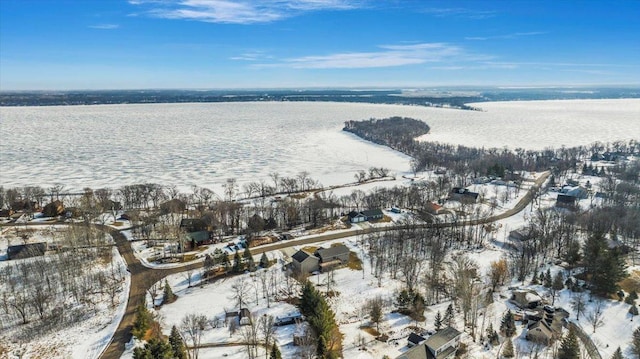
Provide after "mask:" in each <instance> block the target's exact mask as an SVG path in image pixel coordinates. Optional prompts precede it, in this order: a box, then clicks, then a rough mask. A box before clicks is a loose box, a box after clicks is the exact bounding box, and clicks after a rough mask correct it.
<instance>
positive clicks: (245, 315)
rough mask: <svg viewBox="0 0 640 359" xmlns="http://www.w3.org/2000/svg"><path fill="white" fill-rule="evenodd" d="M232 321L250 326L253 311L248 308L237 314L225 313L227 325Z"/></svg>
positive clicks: (241, 309)
mask: <svg viewBox="0 0 640 359" xmlns="http://www.w3.org/2000/svg"><path fill="white" fill-rule="evenodd" d="M231 321H235V322H236V324H238V325H249V324H251V311H249V309H247V308H240V310H239V311H237V312H235V311H233V312H227V311H226V310H225V312H224V322H225V325H229V324H230V322H231Z"/></svg>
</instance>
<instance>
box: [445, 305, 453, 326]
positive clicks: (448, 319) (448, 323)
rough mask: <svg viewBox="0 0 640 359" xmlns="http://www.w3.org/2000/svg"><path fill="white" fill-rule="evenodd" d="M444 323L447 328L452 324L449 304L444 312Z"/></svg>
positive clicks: (451, 312) (451, 310) (451, 306)
mask: <svg viewBox="0 0 640 359" xmlns="http://www.w3.org/2000/svg"><path fill="white" fill-rule="evenodd" d="M444 322H445V323H447V326H451V325H452V324H453V305H452V304H451V303H449V305H448V306H447V310H446V311H445V312H444Z"/></svg>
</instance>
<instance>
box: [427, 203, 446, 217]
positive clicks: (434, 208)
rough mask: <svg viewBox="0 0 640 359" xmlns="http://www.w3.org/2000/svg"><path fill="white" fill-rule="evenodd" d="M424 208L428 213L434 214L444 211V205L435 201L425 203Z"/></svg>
mask: <svg viewBox="0 0 640 359" xmlns="http://www.w3.org/2000/svg"><path fill="white" fill-rule="evenodd" d="M424 208H425V210H426V211H427V213H430V214H432V215H434V216H436V215H438V214H440V213H441V212H442V206H441V205H439V204H436V203H433V202H427V203H425V205H424Z"/></svg>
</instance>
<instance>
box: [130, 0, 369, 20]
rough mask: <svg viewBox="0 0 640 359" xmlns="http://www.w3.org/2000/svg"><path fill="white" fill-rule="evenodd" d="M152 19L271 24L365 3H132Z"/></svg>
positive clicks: (321, 0)
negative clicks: (145, 9) (311, 13)
mask: <svg viewBox="0 0 640 359" xmlns="http://www.w3.org/2000/svg"><path fill="white" fill-rule="evenodd" d="M129 3H130V4H132V5H136V6H145V7H147V13H148V14H149V15H151V16H155V17H160V18H166V19H184V20H194V21H203V22H212V23H225V24H253V23H268V22H274V21H277V20H281V19H284V18H287V17H292V16H296V15H298V14H300V13H303V12H308V11H320V10H348V9H353V8H356V7H359V6H361V4H362V0H360V1H358V0H164V1H162V0H130V1H129Z"/></svg>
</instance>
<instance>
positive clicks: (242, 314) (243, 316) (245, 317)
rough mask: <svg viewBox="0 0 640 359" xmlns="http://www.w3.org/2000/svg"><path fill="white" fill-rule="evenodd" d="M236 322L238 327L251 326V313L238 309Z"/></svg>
mask: <svg viewBox="0 0 640 359" xmlns="http://www.w3.org/2000/svg"><path fill="white" fill-rule="evenodd" d="M238 322H239V323H240V325H249V324H251V312H250V311H249V309H247V308H240V310H239V311H238Z"/></svg>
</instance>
